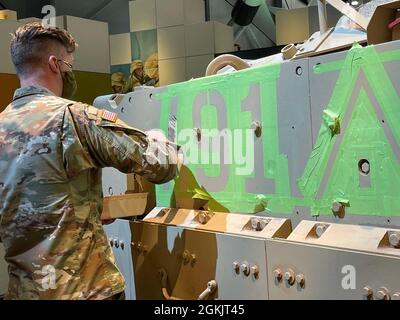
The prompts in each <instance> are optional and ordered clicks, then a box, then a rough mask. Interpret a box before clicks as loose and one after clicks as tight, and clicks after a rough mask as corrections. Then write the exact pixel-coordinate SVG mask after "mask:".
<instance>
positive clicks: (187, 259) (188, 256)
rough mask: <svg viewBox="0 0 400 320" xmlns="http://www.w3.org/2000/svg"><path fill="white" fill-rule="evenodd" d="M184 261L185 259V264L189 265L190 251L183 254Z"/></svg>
mask: <svg viewBox="0 0 400 320" xmlns="http://www.w3.org/2000/svg"><path fill="white" fill-rule="evenodd" d="M182 259H183V263H184V264H187V263H188V262H189V261H190V253H189V251H187V250H185V251H184V252H183V253H182Z"/></svg>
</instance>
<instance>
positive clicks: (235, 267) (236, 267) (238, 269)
mask: <svg viewBox="0 0 400 320" xmlns="http://www.w3.org/2000/svg"><path fill="white" fill-rule="evenodd" d="M232 266H233V270H234V271H235V272H236V273H237V274H239V272H240V263H239V262H238V261H234V262H233V263H232Z"/></svg>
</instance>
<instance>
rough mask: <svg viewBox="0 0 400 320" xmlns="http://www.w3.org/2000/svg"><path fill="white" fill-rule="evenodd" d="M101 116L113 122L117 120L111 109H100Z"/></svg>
mask: <svg viewBox="0 0 400 320" xmlns="http://www.w3.org/2000/svg"><path fill="white" fill-rule="evenodd" d="M101 118H102V119H103V120H107V121H111V122H114V123H115V122H117V120H118V115H117V114H116V113H114V112H111V111H107V110H101Z"/></svg>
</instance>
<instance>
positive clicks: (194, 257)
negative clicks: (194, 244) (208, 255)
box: [190, 253, 197, 265]
mask: <svg viewBox="0 0 400 320" xmlns="http://www.w3.org/2000/svg"><path fill="white" fill-rule="evenodd" d="M190 260H191V263H192V265H193V264H195V263H196V262H197V256H196V255H195V254H194V253H192V254H191V255H190Z"/></svg>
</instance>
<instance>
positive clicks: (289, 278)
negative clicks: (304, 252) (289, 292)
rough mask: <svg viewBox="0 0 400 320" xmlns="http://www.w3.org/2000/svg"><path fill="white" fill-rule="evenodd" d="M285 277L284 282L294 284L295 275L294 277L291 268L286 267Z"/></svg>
mask: <svg viewBox="0 0 400 320" xmlns="http://www.w3.org/2000/svg"><path fill="white" fill-rule="evenodd" d="M285 279H286V282H287V283H288V284H289V285H291V286H292V285H294V282H295V277H294V271H293V270H292V269H287V270H286V272H285Z"/></svg>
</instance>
